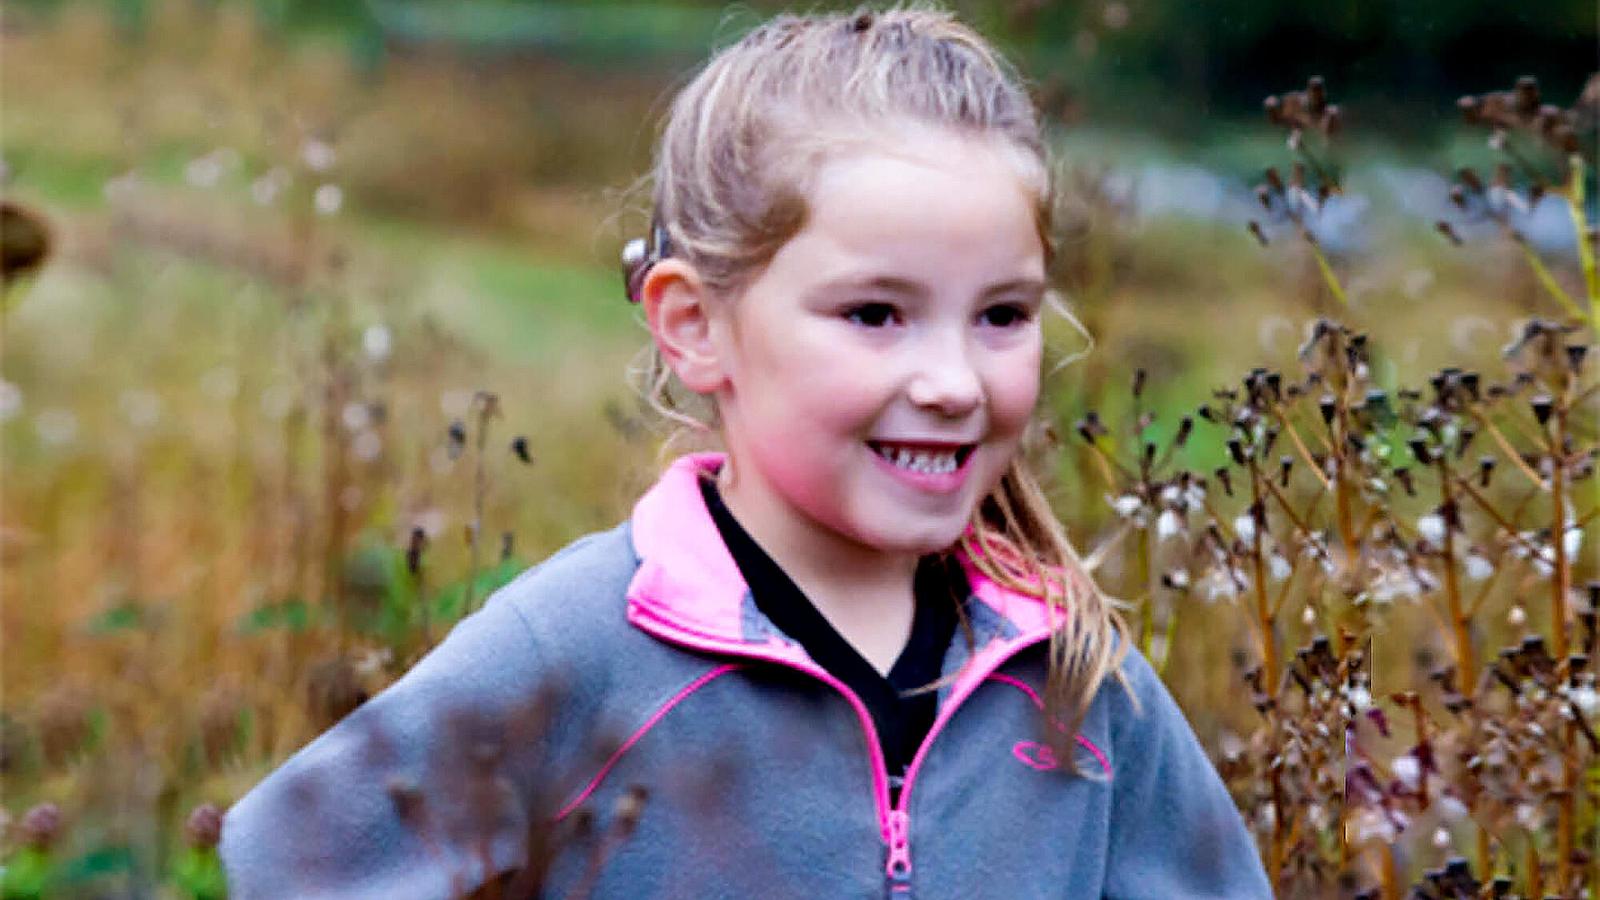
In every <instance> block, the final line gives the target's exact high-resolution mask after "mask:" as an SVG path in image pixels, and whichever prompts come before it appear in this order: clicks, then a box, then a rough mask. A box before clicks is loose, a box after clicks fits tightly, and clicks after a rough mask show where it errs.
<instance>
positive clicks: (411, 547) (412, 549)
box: [406, 528, 428, 578]
mask: <svg viewBox="0 0 1600 900" xmlns="http://www.w3.org/2000/svg"><path fill="white" fill-rule="evenodd" d="M427 544H428V533H427V532H425V531H423V530H422V529H421V528H413V529H411V541H410V543H408V544H407V545H406V571H407V572H410V573H411V577H412V578H416V577H418V576H419V575H421V574H422V551H423V549H424V548H425V547H426V546H427Z"/></svg>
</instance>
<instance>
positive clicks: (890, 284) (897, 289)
mask: <svg viewBox="0 0 1600 900" xmlns="http://www.w3.org/2000/svg"><path fill="white" fill-rule="evenodd" d="M840 288H870V289H876V290H882V291H888V292H890V293H894V294H905V295H907V296H912V297H921V296H923V295H925V294H927V293H928V291H927V288H926V287H924V286H923V285H922V283H921V282H918V281H913V280H911V279H909V278H899V277H896V276H893V275H874V276H871V277H868V278H859V277H856V276H849V275H847V276H844V277H842V278H835V279H832V280H830V281H825V282H823V283H822V284H820V285H818V286H817V287H816V289H815V291H814V293H816V294H819V295H821V294H826V293H828V292H830V291H835V290H838V289H840ZM1048 289H1049V285H1048V284H1046V283H1045V282H1044V281H1041V280H1040V279H1038V278H1012V279H1009V280H1007V281H1000V282H996V283H994V284H991V285H989V286H988V287H986V288H984V289H983V293H982V296H983V297H993V296H996V295H999V294H1008V293H1014V292H1017V293H1026V294H1030V295H1043V294H1044V293H1045V291H1046V290H1048Z"/></svg>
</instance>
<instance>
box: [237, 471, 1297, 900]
mask: <svg viewBox="0 0 1600 900" xmlns="http://www.w3.org/2000/svg"><path fill="white" fill-rule="evenodd" d="M720 462H721V458H720V457H719V456H718V455H716V454H698V455H691V456H686V457H684V458H682V459H680V460H678V462H677V463H675V464H674V465H673V466H672V467H671V469H670V470H669V471H668V472H667V473H666V474H665V475H664V476H663V477H662V479H661V480H660V482H658V483H657V484H656V486H655V487H653V488H652V489H651V490H650V491H649V492H648V493H646V494H645V496H644V497H643V498H642V499H641V500H640V501H639V503H638V505H637V507H636V508H635V510H634V513H633V516H632V518H631V519H630V520H629V521H628V522H627V523H624V524H622V525H620V526H618V527H617V528H614V529H612V530H610V531H607V532H603V533H599V534H593V535H590V536H588V537H585V538H582V539H580V540H578V541H577V542H575V543H573V544H572V545H570V546H568V547H567V548H565V549H564V550H562V551H560V552H559V553H557V554H556V555H554V556H552V557H551V558H550V559H548V560H546V561H545V562H544V563H543V564H541V565H539V566H537V567H535V568H533V569H531V570H529V571H528V572H526V573H524V574H523V575H522V576H521V577H519V578H518V579H517V580H516V581H514V582H513V583H512V584H510V585H508V586H507V587H505V588H504V589H503V590H501V591H500V592H498V593H497V594H496V595H495V596H494V597H492V598H491V599H490V600H489V601H488V603H486V604H485V606H484V608H483V609H482V610H481V611H479V612H477V613H475V614H474V615H472V616H469V617H467V618H466V619H464V620H463V621H462V622H461V623H460V624H459V625H457V626H456V628H455V629H454V630H453V631H452V632H451V633H450V635H449V636H448V637H447V638H446V639H445V640H444V641H443V642H442V643H441V644H440V645H439V647H438V648H436V649H435V650H434V651H433V652H432V653H430V654H429V655H428V656H427V657H426V658H424V659H423V660H422V661H421V662H420V663H418V664H417V665H416V667H414V668H413V669H412V670H411V671H410V672H408V673H407V674H406V675H405V676H404V677H403V678H401V679H400V680H399V681H397V682H396V683H395V684H394V685H393V686H391V687H390V688H389V689H388V690H385V691H383V692H382V693H381V694H379V695H378V696H376V697H374V698H373V699H372V700H370V701H368V702H367V703H366V704H365V705H364V706H362V707H361V708H360V709H358V710H357V711H356V712H354V713H352V714H351V715H350V716H349V717H347V718H346V719H345V720H344V721H342V722H340V723H339V724H338V725H337V726H335V727H334V728H333V729H331V730H330V731H328V732H327V733H325V734H323V735H321V736H320V737H318V738H317V739H316V740H314V741H313V742H312V743H310V744H309V745H307V746H306V747H305V748H304V749H302V750H301V751H300V752H299V753H297V754H296V755H295V756H294V757H292V758H291V759H290V760H289V761H288V762H287V763H285V764H284V765H283V766H282V767H281V768H279V769H278V770H277V771H275V772H273V773H272V774H271V775H270V776H268V777H267V778H266V779H265V780H264V781H262V782H261V783H260V784H259V785H258V786H256V787H255V788H254V789H253V790H252V791H250V792H249V794H247V795H246V796H245V797H244V798H243V799H241V800H240V801H239V802H238V803H237V804H236V805H235V806H234V807H233V808H232V809H231V810H229V811H228V813H227V816H226V818H225V824H224V829H223V837H222V848H221V849H222V858H223V862H224V864H225V866H226V869H227V874H228V878H229V883H230V890H231V891H232V895H233V896H234V897H235V898H238V900H253V898H265V897H270V898H280V897H285V898H286V897H295V898H302V897H303V898H314V897H341V898H345V897H349V898H354V897H364V898H365V897H370V898H385V900H394V898H409V897H449V896H460V895H465V894H468V893H471V892H472V891H474V890H479V889H482V890H483V895H485V896H495V895H497V894H496V892H498V891H505V892H506V893H505V895H506V896H511V895H513V894H515V895H523V896H525V895H530V894H532V895H537V896H549V897H572V896H587V897H597V898H620V897H627V898H657V897H662V898H665V897H682V898H696V900H700V898H747V897H755V896H761V897H764V898H772V900H776V898H788V897H794V898H816V897H826V898H871V897H889V898H912V897H916V898H928V900H931V898H952V900H954V898H962V900H967V898H982V897H995V898H1033V897H1041V898H1042V897H1061V898H1080V897H1118V898H1135V897H1143V898H1159V900H1171V898H1180V897H1211V898H1227V900H1249V898H1260V897H1270V896H1271V891H1270V889H1269V887H1268V884H1267V879H1266V877H1265V874H1264V872H1263V870H1262V866H1261V862H1260V859H1259V857H1258V856H1257V852H1256V848H1255V846H1254V843H1253V842H1252V840H1251V838H1250V835H1249V833H1248V832H1247V831H1246V830H1245V828H1244V825H1243V822H1242V821H1241V819H1240V816H1239V813H1238V811H1237V810H1236V809H1235V808H1234V806H1233V804H1232V802H1231V801H1230V798H1229V796H1228V794H1227V792H1226V790H1225V789H1224V788H1223V785H1222V783H1221V781H1220V779H1219V778H1218V777H1217V773H1216V771H1215V770H1214V769H1213V768H1212V766H1211V764H1210V762H1209V761H1208V760H1207V759H1206V756H1205V754H1204V752H1203V751H1202V750H1201V748H1200V746H1199V744H1198V742H1197V741H1196V740H1195V737H1194V734H1193V732H1192V731H1191V730H1190V728H1189V726H1188V724H1187V722H1186V721H1185V720H1184V718H1183V715H1182V713H1181V712H1180V711H1179V710H1178V708H1177V707H1176V705H1175V704H1174V703H1173V701H1172V698H1171V697H1170V696H1169V695H1168V693H1167V692H1166V690H1165V689H1164V688H1163V686H1162V685H1161V682H1160V681H1159V680H1158V679H1157V677H1156V675H1155V674H1154V672H1153V671H1152V670H1151V668H1150V666H1149V665H1148V664H1147V663H1146V662H1145V660H1144V659H1143V658H1142V657H1140V656H1139V655H1138V653H1137V652H1131V653H1130V654H1129V655H1128V657H1127V661H1126V662H1125V663H1124V672H1125V674H1126V677H1127V679H1128V682H1129V684H1130V686H1131V688H1132V691H1131V693H1132V694H1133V695H1135V696H1136V697H1137V698H1138V706H1139V709H1138V710H1136V709H1135V704H1134V702H1133V701H1132V699H1131V698H1130V696H1129V691H1126V690H1124V689H1123V688H1122V687H1121V686H1120V685H1118V684H1116V683H1115V682H1114V681H1108V682H1107V684H1106V685H1105V686H1104V687H1103V688H1102V689H1101V691H1100V693H1099V695H1098V696H1097V697H1096V698H1095V700H1094V703H1093V704H1092V706H1091V708H1090V711H1089V714H1088V717H1087V719H1086V720H1085V721H1084V723H1083V726H1082V729H1081V734H1080V737H1079V738H1078V740H1077V743H1076V747H1075V751H1076V754H1077V757H1076V759H1075V760H1074V762H1075V763H1076V767H1077V769H1078V772H1079V774H1069V773H1068V771H1067V770H1066V769H1065V767H1063V766H1062V765H1060V762H1061V761H1060V760H1058V759H1056V758H1055V756H1054V755H1053V754H1052V752H1051V751H1050V746H1049V743H1048V742H1047V741H1045V740H1044V739H1043V731H1042V729H1043V727H1044V726H1043V725H1042V722H1043V717H1042V716H1041V715H1040V709H1041V703H1040V696H1041V690H1042V686H1043V683H1044V677H1045V669H1046V651H1047V647H1048V637H1049V633H1050V626H1049V622H1048V619H1047V611H1046V609H1045V607H1044V605H1043V604H1042V603H1041V602H1039V601H1038V600H1036V599H1033V598H1030V597H1027V596H1025V595H1022V594H1018V593H1015V592H1012V591H1009V590H1007V589H1005V588H1003V587H1001V586H1000V585H998V584H996V583H995V582H994V581H992V580H990V579H988V578H986V577H985V576H984V575H983V574H982V573H981V572H980V571H978V570H977V569H976V568H974V567H972V566H971V565H970V564H968V566H967V572H966V574H967V578H968V580H969V583H970V584H971V585H972V594H971V596H970V597H969V598H968V599H967V606H966V612H967V618H968V620H969V621H970V623H971V625H972V637H973V641H972V642H971V643H970V645H969V642H968V641H967V639H966V638H965V636H964V635H963V634H961V633H959V632H958V634H957V635H956V638H955V640H954V641H953V642H952V645H951V647H950V649H949V651H948V653H947V654H946V657H945V661H944V676H945V677H944V686H943V687H942V688H940V691H939V707H938V716H937V719H936V720H935V723H934V725H933V728H932V730H931V731H930V732H929V734H928V736H927V738H926V739H925V740H924V741H923V744H922V746H921V748H920V749H919V750H918V752H917V754H916V756H915V758H914V759H913V761H912V763H911V765H910V766H909V767H908V769H907V771H906V775H905V779H904V782H903V784H902V785H901V790H900V793H899V799H898V803H896V804H894V805H891V803H890V796H891V795H890V780H889V776H888V774H887V771H886V768H885V765H884V762H883V754H882V752H881V750H880V748H879V744H878V737H877V734H876V732H875V730H874V727H873V722H872V717H871V715H870V714H869V713H868V711H867V709H866V707H865V706H864V705H863V703H862V701H861V700H860V699H859V698H857V697H856V696H855V695H854V694H852V693H851V692H850V691H849V690H848V689H847V688H846V687H845V685H844V684H843V683H841V682H840V681H839V680H838V679H837V678H835V677H833V676H832V675H830V674H829V673H827V672H826V671H824V670H823V669H822V668H821V667H819V666H818V665H817V664H816V663H815V662H813V661H812V660H811V659H810V657H809V656H808V655H807V654H806V653H805V651H804V650H803V649H801V647H800V645H799V644H798V643H796V642H794V641H792V640H790V639H788V638H787V637H785V636H784V635H783V634H781V633H780V632H778V631H777V629H776V628H774V627H773V625H772V623H771V622H770V621H769V620H768V619H767V618H766V617H765V616H763V615H762V614H761V613H760V612H759V610H757V608H756V606H755V604H754V602H753V601H752V600H751V598H750V595H749V591H748V589H747V588H746V586H745V584H744V582H743V579H742V576H741V575H740V573H739V570H738V567H737V566H736V565H735V563H734V561H733V558H732V557H731V555H730V554H729V553H728V551H727V548H726V546H725V545H724V544H723V542H722V539H721V537H720V535H719V533H718V531H717V529H716V525H715V523H714V522H713V521H712V519H711V517H710V515H709V513H708V512H707V511H706V509H705V505H704V503H703V501H702V498H701V496H700V492H699V488H698V486H697V484H696V478H697V470H699V469H715V468H716V467H717V466H718V465H720ZM516 872H520V874H512V873H516ZM486 885H487V887H485V886H486Z"/></svg>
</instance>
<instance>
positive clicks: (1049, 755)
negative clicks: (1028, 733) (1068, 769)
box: [1011, 741, 1061, 772]
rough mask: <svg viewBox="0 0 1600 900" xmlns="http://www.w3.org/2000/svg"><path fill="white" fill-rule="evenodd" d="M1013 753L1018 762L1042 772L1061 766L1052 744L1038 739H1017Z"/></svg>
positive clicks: (1012, 749)
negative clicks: (1040, 741)
mask: <svg viewBox="0 0 1600 900" xmlns="http://www.w3.org/2000/svg"><path fill="white" fill-rule="evenodd" d="M1011 755H1012V756H1015V757H1016V758H1017V762H1020V763H1022V764H1023V765H1025V766H1027V767H1028V768H1030V769H1036V770H1038V771H1040V772H1049V771H1050V770H1052V769H1058V768H1060V767H1061V763H1060V761H1059V760H1057V759H1056V754H1055V751H1054V750H1051V749H1050V745H1048V744H1041V743H1039V742H1038V741H1017V744H1016V746H1015V747H1012V748H1011Z"/></svg>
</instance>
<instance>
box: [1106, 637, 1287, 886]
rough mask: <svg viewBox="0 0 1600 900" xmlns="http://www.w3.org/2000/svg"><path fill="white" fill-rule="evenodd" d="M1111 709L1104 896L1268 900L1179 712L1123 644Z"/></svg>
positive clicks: (1212, 772)
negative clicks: (1121, 677) (1133, 699)
mask: <svg viewBox="0 0 1600 900" xmlns="http://www.w3.org/2000/svg"><path fill="white" fill-rule="evenodd" d="M1123 670H1124V672H1125V673H1126V674H1127V677H1128V682H1129V686H1130V687H1131V688H1132V690H1133V694H1134V695H1135V696H1137V697H1138V698H1139V704H1140V708H1139V709H1138V710H1137V711H1135V710H1134V709H1133V707H1132V705H1131V704H1130V703H1128V702H1127V701H1128V697H1127V693H1126V692H1124V691H1122V690H1121V688H1120V686H1118V685H1115V684H1108V685H1107V686H1106V689H1107V690H1110V691H1112V692H1113V694H1114V695H1115V696H1116V697H1117V701H1116V703H1115V705H1114V706H1113V720H1112V723H1111V729H1112V744H1113V747H1114V748H1115V759H1116V764H1115V767H1114V770H1113V775H1112V786H1111V789H1112V800H1111V830H1110V845H1109V849H1108V851H1107V855H1108V860H1107V867H1106V881H1105V893H1106V896H1107V897H1109V898H1115V900H1133V898H1163V900H1165V898H1174V897H1185V898H1202V897H1205V898H1219V900H1223V898H1225V900H1252V898H1271V897H1272V889H1271V887H1270V886H1269V884H1268V881H1267V876H1266V871H1265V869H1264V868H1263V867H1262V864H1261V857H1260V854H1259V851H1258V850H1257V849H1256V844H1255V841H1254V840H1253V839H1252V838H1251V836H1250V833H1249V831H1247V830H1246V828H1245V825H1244V821H1243V819H1242V818H1241V817H1240V815H1239V811H1238V809H1237V808H1236V807H1235V806H1234V804H1233V800H1232V798H1231V797H1230V796H1229V795H1228V791H1227V788H1225V787H1224V786H1223V784H1222V779H1221V778H1220V777H1219V776H1218V775H1217V771H1216V769H1215V768H1214V767H1213V766H1212V764H1211V761H1210V760H1209V759H1208V758H1207V757H1206V755H1205V751H1204V750H1203V749H1201V747H1200V742H1199V741H1198V740H1197V739H1196V738H1195V735H1194V732H1193V730H1192V729H1190V727H1189V723H1188V721H1187V720H1186V719H1184V717H1183V713H1182V711H1180V710H1179V709H1178V706H1177V704H1176V703H1175V702H1173V699H1172V695H1171V694H1169V693H1168V692H1167V689H1166V687H1165V686H1164V685H1163V684H1162V683H1161V680H1160V678H1159V677H1157V675H1156V673H1155V671H1154V670H1153V669H1152V668H1151V667H1150V664H1149V663H1148V662H1147V661H1146V660H1145V659H1144V657H1143V656H1142V655H1140V654H1139V652H1138V650H1130V651H1129V653H1128V656H1127V659H1126V661H1125V662H1124V664H1123Z"/></svg>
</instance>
